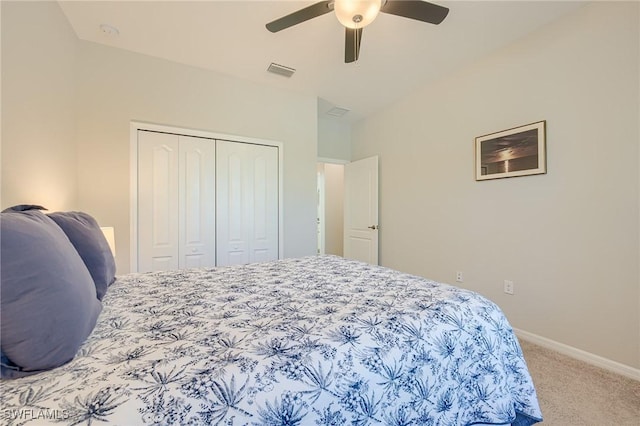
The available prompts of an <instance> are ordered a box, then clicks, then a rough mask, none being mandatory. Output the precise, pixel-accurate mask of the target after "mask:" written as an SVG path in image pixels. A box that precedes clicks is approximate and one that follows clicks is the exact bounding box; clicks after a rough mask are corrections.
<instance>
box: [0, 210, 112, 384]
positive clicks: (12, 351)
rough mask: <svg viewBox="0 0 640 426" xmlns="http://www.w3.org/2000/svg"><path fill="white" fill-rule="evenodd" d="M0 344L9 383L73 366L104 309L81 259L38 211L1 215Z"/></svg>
mask: <svg viewBox="0 0 640 426" xmlns="http://www.w3.org/2000/svg"><path fill="white" fill-rule="evenodd" d="M0 235H1V236H2V238H1V239H0V267H1V269H2V274H1V275H0V285H1V287H0V292H1V293H2V297H1V298H0V333H1V334H0V343H1V347H2V363H1V367H2V368H1V372H2V377H3V378H5V377H6V378H13V377H20V376H25V375H29V374H34V373H37V372H40V371H44V370H49V369H51V368H54V367H58V366H60V365H62V364H65V363H67V362H68V361H70V360H71V359H72V358H73V357H74V356H75V354H76V352H77V351H78V349H79V348H80V345H81V344H82V343H83V342H84V340H85V339H86V338H87V336H89V334H90V333H91V331H92V330H93V327H94V326H95V323H96V320H97V318H98V315H99V314H100V311H101V310H102V304H101V303H100V301H99V300H98V299H97V298H96V290H95V286H94V284H93V280H92V279H91V275H90V274H89V271H88V270H87V268H86V266H85V265H84V262H83V261H82V259H81V258H80V255H79V254H78V252H77V251H76V249H75V248H74V247H73V245H72V244H71V242H70V241H69V239H68V238H67V236H66V235H65V234H64V232H63V231H62V229H60V227H59V226H58V225H56V223H55V222H54V221H53V220H51V219H50V218H48V217H47V215H45V214H44V213H42V212H40V211H38V210H30V211H24V212H16V211H13V212H7V213H4V212H3V213H1V214H0Z"/></svg>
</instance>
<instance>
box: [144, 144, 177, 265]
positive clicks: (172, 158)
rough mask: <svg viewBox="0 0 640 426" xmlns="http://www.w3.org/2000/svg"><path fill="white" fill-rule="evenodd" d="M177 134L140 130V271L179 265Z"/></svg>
mask: <svg viewBox="0 0 640 426" xmlns="http://www.w3.org/2000/svg"><path fill="white" fill-rule="evenodd" d="M179 161H180V156H179V140H178V136H176V135H172V134H167V133H156V132H145V131H139V132H138V271H140V272H148V271H161V270H170V269H178V267H179V259H178V254H179V247H178V246H179V244H178V241H179V238H178V235H179V226H178V223H179V222H178V220H179V197H178V165H179Z"/></svg>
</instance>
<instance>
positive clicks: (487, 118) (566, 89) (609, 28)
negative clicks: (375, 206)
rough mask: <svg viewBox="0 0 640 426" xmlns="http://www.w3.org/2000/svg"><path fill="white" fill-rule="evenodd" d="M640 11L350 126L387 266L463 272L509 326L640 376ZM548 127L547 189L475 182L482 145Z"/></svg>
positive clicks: (544, 41)
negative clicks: (501, 134)
mask: <svg viewBox="0 0 640 426" xmlns="http://www.w3.org/2000/svg"><path fill="white" fill-rule="evenodd" d="M638 7H639V5H638V3H633V2H628V3H609V2H601V3H599V2H596V3H593V4H590V5H588V6H586V7H584V8H581V9H579V10H578V11H577V12H576V13H574V14H572V15H570V16H567V17H565V18H563V19H561V20H560V21H557V22H555V23H553V24H551V25H549V26H547V27H545V28H542V29H541V30H540V31H538V32H537V33H535V34H532V35H530V36H528V37H526V38H524V39H521V40H520V41H518V42H516V43H514V44H512V45H511V46H509V47H508V48H505V49H502V50H500V51H499V52H496V53H495V54H493V55H491V56H490V57H487V58H485V59H483V60H481V61H480V62H477V63H475V64H474V65H472V66H470V67H467V68H466V69H464V70H462V71H460V72H458V73H456V74H453V75H450V76H449V77H447V78H445V79H443V80H441V81H438V82H437V83H435V84H432V85H429V86H425V87H423V88H422V89H421V90H417V91H415V92H414V93H413V94H412V95H410V96H408V97H406V98H404V99H403V100H401V101H400V102H398V103H397V104H395V105H393V106H392V107H390V108H388V109H386V110H384V111H382V112H380V113H379V114H377V115H376V116H372V117H369V118H368V119H365V120H364V121H362V122H360V123H359V124H358V125H356V126H355V127H354V129H353V133H352V146H353V148H352V149H353V151H352V157H353V159H360V158H365V157H368V156H371V155H379V156H380V203H381V210H380V225H381V231H380V247H381V256H380V259H381V262H382V264H384V265H387V266H390V267H394V268H398V269H401V270H404V271H408V272H412V273H416V274H419V275H423V276H427V277H430V278H433V279H435V280H438V281H444V282H449V283H452V282H454V280H455V271H457V270H459V271H463V272H464V276H465V282H464V283H463V284H462V285H463V286H465V287H468V288H470V289H472V290H476V291H478V292H480V293H482V294H484V295H485V296H487V297H489V298H490V299H492V300H493V301H495V302H496V303H498V304H499V305H500V306H501V307H502V308H503V310H504V311H505V313H506V314H507V317H508V318H509V320H510V322H511V323H512V325H513V326H514V327H517V328H519V329H522V330H525V331H528V332H530V333H534V334H536V335H540V336H543V337H546V338H548V339H551V340H554V341H557V342H561V343H564V344H566V345H569V346H572V347H575V348H578V349H582V350H584V351H587V352H590V353H592V354H596V355H599V356H601V357H604V358H607V359H610V360H613V361H616V362H619V363H622V364H625V365H628V366H631V367H633V368H638V367H640V305H639V300H640V279H639V273H638V260H639V256H640V251H639V235H640V229H639V217H640V215H639V208H638V207H639V201H640V200H639V185H638V183H639V171H640V168H639V158H640V157H639V150H638V147H639V137H640V136H639V117H640V109H639V94H640V88H639V82H638V80H639V78H638V76H639V75H640V69H639V60H640V58H639V41H638V40H639V30H638V26H639V24H638V21H639V11H638ZM538 120H547V126H548V128H547V137H548V140H547V144H548V150H547V155H548V173H547V174H546V175H539V176H529V177H519V178H510V179H502V180H492V181H483V182H476V181H474V170H473V165H474V145H473V141H474V137H476V136H480V135H484V134H487V133H491V132H494V131H498V130H503V129H507V128H511V127H514V126H517V125H521V124H527V123H531V122H534V121H538ZM389 141H393V143H389ZM505 279H509V280H513V281H514V282H515V295H513V296H509V295H505V294H504V293H503V292H502V287H503V281H504V280H505Z"/></svg>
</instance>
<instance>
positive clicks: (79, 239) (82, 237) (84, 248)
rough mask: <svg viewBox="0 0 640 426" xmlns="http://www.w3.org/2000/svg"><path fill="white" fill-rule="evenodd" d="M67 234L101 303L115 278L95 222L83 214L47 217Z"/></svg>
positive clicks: (113, 261) (114, 266)
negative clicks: (88, 274) (91, 280)
mask: <svg viewBox="0 0 640 426" xmlns="http://www.w3.org/2000/svg"><path fill="white" fill-rule="evenodd" d="M48 216H49V217H50V218H51V219H53V221H54V222H55V223H57V224H58V226H59V227H60V228H62V230H63V231H64V233H65V234H67V237H69V240H70V241H71V244H73V246H74V247H75V248H76V250H77V251H78V254H80V257H81V258H82V260H83V261H84V264H85V265H86V266H87V269H88V270H89V273H90V274H91V278H93V282H94V283H95V286H96V296H97V297H98V300H102V298H103V297H104V295H105V293H106V292H107V288H108V287H109V286H110V285H111V284H113V282H114V281H115V279H116V277H115V274H116V263H115V260H114V259H113V254H112V253H111V249H110V248H109V243H108V242H107V239H106V238H105V236H104V234H103V233H102V230H101V229H100V226H99V225H98V222H96V220H95V219H94V218H93V217H91V216H90V215H89V214H87V213H83V212H56V213H49V215H48Z"/></svg>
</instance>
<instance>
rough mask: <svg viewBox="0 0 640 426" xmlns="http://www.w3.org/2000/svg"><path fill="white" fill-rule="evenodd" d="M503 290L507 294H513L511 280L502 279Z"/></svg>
mask: <svg viewBox="0 0 640 426" xmlns="http://www.w3.org/2000/svg"><path fill="white" fill-rule="evenodd" d="M504 292H505V293H507V294H513V281H510V280H504Z"/></svg>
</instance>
